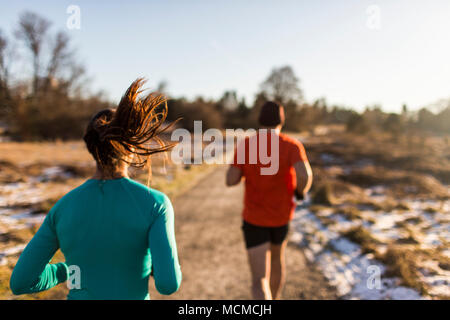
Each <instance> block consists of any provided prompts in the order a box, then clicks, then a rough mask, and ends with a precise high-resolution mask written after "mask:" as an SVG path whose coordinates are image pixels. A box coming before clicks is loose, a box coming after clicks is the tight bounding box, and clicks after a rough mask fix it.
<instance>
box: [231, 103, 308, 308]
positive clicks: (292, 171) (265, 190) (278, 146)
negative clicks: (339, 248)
mask: <svg viewBox="0 0 450 320" xmlns="http://www.w3.org/2000/svg"><path fill="white" fill-rule="evenodd" d="M284 118H285V116H284V108H283V107H282V106H281V105H279V104H278V103H275V102H271V101H269V102H267V103H265V104H264V105H263V106H262V108H261V111H260V114H259V124H260V126H261V127H260V129H263V130H260V132H259V133H257V134H256V135H254V136H252V137H249V138H246V139H245V140H244V141H243V142H242V144H241V145H239V146H238V148H237V149H236V153H235V156H234V162H233V164H232V165H231V166H230V167H229V169H228V171H227V177H226V184H227V185H228V186H233V185H236V184H238V183H239V182H240V181H241V180H242V178H243V177H245V197H244V210H243V213H242V215H243V224H242V230H243V233H244V239H245V244H246V248H247V253H248V260H249V264H250V270H251V273H252V295H253V298H255V299H258V300H260V299H266V300H270V299H278V298H279V297H280V293H281V290H282V287H283V283H284V279H285V273H286V272H285V259H284V256H285V249H286V243H287V241H286V236H287V234H288V229H289V221H290V220H291V219H292V217H293V215H294V209H295V203H294V201H293V198H294V195H295V196H296V198H297V199H298V200H303V198H304V195H305V194H306V193H307V192H308V190H309V189H310V187H311V184H312V170H311V166H310V165H309V162H308V158H307V157H306V152H305V148H304V147H303V145H302V143H301V142H300V141H298V140H295V139H293V138H290V137H288V136H286V135H284V134H282V133H280V130H281V128H282V126H283V124H284ZM262 131H265V132H266V133H265V134H262V133H261V132H262ZM269 132H270V133H269ZM266 139H267V140H266ZM252 146H253V147H252ZM240 153H241V154H240ZM264 153H266V154H267V155H269V154H270V158H271V159H272V160H273V161H274V162H276V164H273V163H270V164H267V163H264V162H265V161H262V159H261V154H264ZM240 159H241V160H240ZM252 159H254V160H253V161H252ZM267 167H271V168H272V167H273V168H276V169H277V170H273V171H272V172H271V171H270V170H266V171H264V169H267Z"/></svg>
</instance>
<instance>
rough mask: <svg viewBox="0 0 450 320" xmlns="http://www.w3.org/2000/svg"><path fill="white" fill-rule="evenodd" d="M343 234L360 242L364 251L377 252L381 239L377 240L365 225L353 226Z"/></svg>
mask: <svg viewBox="0 0 450 320" xmlns="http://www.w3.org/2000/svg"><path fill="white" fill-rule="evenodd" d="M342 235H343V236H344V237H346V238H347V239H349V240H350V241H352V242H355V243H357V244H359V245H360V246H361V252H362V253H375V252H376V247H377V244H379V241H378V240H376V239H375V238H374V237H373V236H372V235H371V234H370V232H369V231H367V229H366V228H364V227H363V226H357V227H353V228H351V229H349V230H347V231H346V232H344V233H343V234H342Z"/></svg>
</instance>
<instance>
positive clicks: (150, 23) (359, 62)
mask: <svg viewBox="0 0 450 320" xmlns="http://www.w3.org/2000/svg"><path fill="white" fill-rule="evenodd" d="M69 5H78V6H79V7H80V9H81V29H80V30H68V29H67V28H66V21H67V18H68V17H69V14H67V13H66V9H67V7H68V6H69ZM373 5H375V6H377V7H370V6H373ZM374 8H375V9H374ZM24 9H29V10H32V11H35V12H37V13H39V14H41V15H43V16H45V17H47V18H48V19H49V20H51V21H53V28H54V29H53V30H57V29H66V31H67V32H68V33H69V35H71V36H72V38H73V39H74V44H75V46H76V47H77V49H78V52H79V57H80V60H81V61H82V62H83V63H84V64H85V65H86V67H87V71H88V73H89V75H90V76H91V78H92V83H91V86H92V89H93V90H99V89H103V90H104V91H105V92H106V93H107V96H108V97H109V98H111V99H114V100H118V99H119V97H120V95H121V94H122V93H123V91H124V90H125V88H126V87H127V86H128V85H129V84H130V82H131V81H132V80H134V79H135V78H136V77H138V76H145V77H147V78H149V83H148V85H149V87H150V88H151V87H156V85H157V83H158V82H160V81H161V80H165V81H167V83H168V88H167V90H168V92H169V93H170V94H171V96H174V97H179V96H186V97H188V98H193V97H195V96H197V95H202V96H205V97H212V98H218V97H220V96H221V95H222V93H223V92H224V91H225V90H233V89H234V90H237V92H238V94H239V95H240V96H245V97H246V100H247V102H248V103H252V102H253V99H254V95H255V93H256V92H257V91H258V89H259V85H260V83H261V82H262V81H263V80H264V79H265V78H266V77H267V76H268V74H269V73H270V71H271V69H272V68H273V67H279V66H283V65H291V66H292V67H293V68H294V71H295V72H296V74H297V76H298V77H299V78H300V80H301V83H300V86H301V88H302V89H303V91H304V94H305V98H306V100H307V101H308V102H312V101H313V100H314V99H316V98H320V97H325V98H326V99H327V101H328V102H329V103H331V104H340V105H346V106H348V107H353V108H355V109H357V110H362V109H363V108H364V107H365V106H366V105H372V104H376V103H377V104H381V105H382V107H383V109H385V110H390V111H398V110H400V108H401V105H402V104H403V103H406V104H407V105H408V106H409V107H410V108H411V109H417V108H418V107H421V106H423V105H427V104H429V103H432V102H435V101H436V100H439V99H441V98H449V97H450V0H371V1H367V0H340V1H336V0H316V1H313V0H310V1H302V0H293V1H288V0H279V1H265V0H258V1H256V0H254V1H251V0H241V1H234V0H227V1H214V0H209V1H200V0H189V1H156V0H154V1H137V0H130V1H113V0H109V1H88V0H84V1H76V0H70V1H65V0H58V1H56V0H53V1H50V0H43V1H23V0H14V1H11V0H8V1H6V0H0V28H1V29H2V30H3V31H4V32H7V33H9V34H11V31H12V30H13V28H14V26H15V24H16V23H17V18H18V14H19V13H20V12H21V11H22V10H24ZM377 10H378V12H379V15H377Z"/></svg>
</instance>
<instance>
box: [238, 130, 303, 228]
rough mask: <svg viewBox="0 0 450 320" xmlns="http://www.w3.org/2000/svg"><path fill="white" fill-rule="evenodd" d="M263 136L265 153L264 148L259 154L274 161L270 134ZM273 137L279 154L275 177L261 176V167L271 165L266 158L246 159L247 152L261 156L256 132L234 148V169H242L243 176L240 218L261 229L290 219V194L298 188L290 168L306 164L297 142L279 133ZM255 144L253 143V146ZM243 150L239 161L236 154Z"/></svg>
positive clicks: (258, 137) (273, 175)
mask: <svg viewBox="0 0 450 320" xmlns="http://www.w3.org/2000/svg"><path fill="white" fill-rule="evenodd" d="M265 136H266V137H267V152H266V150H264V149H265V148H264V149H263V151H262V152H263V154H267V155H268V156H269V158H271V159H275V158H274V157H276V155H275V154H274V155H272V150H271V149H272V144H273V142H272V139H273V138H272V139H271V134H270V133H267V134H266V135H265ZM262 137H264V135H263V136H262ZM273 137H275V139H278V154H279V157H278V170H277V171H276V173H275V174H266V175H264V174H261V168H269V167H271V166H273V164H271V163H268V161H267V159H265V160H264V161H261V159H262V158H261V159H260V157H259V156H258V157H257V160H256V161H255V157H253V160H252V156H251V155H250V157H249V150H250V151H252V154H253V155H254V154H255V152H256V154H257V155H259V154H260V142H261V141H263V140H262V139H261V134H260V133H259V132H258V134H256V135H255V136H252V137H247V138H245V140H243V141H241V145H238V147H237V148H236V149H235V154H234V161H233V163H232V165H233V166H235V167H237V168H239V169H241V170H242V175H243V176H244V177H245V196H244V210H243V213H242V215H243V219H244V220H245V221H246V222H248V223H251V224H254V225H257V226H264V227H278V226H283V225H285V224H287V223H288V222H289V221H290V220H291V219H292V217H293V215H294V209H295V202H294V200H293V195H294V190H295V188H296V186H297V179H296V174H295V170H294V167H293V165H294V163H296V162H298V161H308V158H307V157H306V152H305V148H304V147H303V144H302V143H301V142H300V141H298V140H296V139H293V138H291V137H289V136H287V135H284V134H282V133H280V134H279V135H278V134H276V135H273ZM254 142H256V143H255V144H252V143H254ZM242 144H243V145H242ZM254 146H256V147H254ZM273 149H276V148H275V147H274V148H273ZM243 150H245V157H242V156H240V157H239V159H238V152H242V151H243ZM244 158H245V160H244V161H243V159H244ZM238 160H239V161H238ZM273 161H276V160H272V162H273ZM261 162H262V163H266V164H262V163H261ZM274 167H276V166H274ZM266 170H267V169H266Z"/></svg>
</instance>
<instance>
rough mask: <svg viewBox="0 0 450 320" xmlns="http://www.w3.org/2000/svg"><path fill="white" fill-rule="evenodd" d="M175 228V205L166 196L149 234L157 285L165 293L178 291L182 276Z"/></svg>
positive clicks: (159, 290) (160, 291)
mask: <svg viewBox="0 0 450 320" xmlns="http://www.w3.org/2000/svg"><path fill="white" fill-rule="evenodd" d="M174 229H175V228H174V212H173V207H172V204H171V203H170V200H169V198H167V197H166V196H165V200H164V203H163V204H162V205H161V207H160V208H159V210H158V211H157V213H156V217H155V220H154V221H153V224H152V225H151V227H150V230H149V236H148V237H149V247H150V253H151V255H152V263H153V277H154V279H155V286H156V289H157V290H158V292H159V293H161V294H164V295H169V294H172V293H174V292H176V291H177V290H178V288H179V287H180V284H181V278H182V276H181V269H180V264H179V262H178V253H177V245H176V242H175V230H174Z"/></svg>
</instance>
